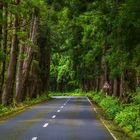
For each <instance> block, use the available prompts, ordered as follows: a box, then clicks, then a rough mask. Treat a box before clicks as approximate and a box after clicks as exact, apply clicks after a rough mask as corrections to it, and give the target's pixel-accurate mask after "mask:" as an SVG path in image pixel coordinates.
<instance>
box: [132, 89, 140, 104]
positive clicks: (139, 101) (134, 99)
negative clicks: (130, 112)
mask: <svg viewBox="0 0 140 140" xmlns="http://www.w3.org/2000/svg"><path fill="white" fill-rule="evenodd" d="M132 102H133V103H134V104H136V105H137V104H140V88H137V90H136V95H135V96H133V97H132Z"/></svg>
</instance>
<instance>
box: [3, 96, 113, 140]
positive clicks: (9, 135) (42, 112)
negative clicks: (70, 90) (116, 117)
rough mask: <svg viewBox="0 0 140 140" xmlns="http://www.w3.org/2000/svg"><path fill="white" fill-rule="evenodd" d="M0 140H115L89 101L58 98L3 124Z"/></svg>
mask: <svg viewBox="0 0 140 140" xmlns="http://www.w3.org/2000/svg"><path fill="white" fill-rule="evenodd" d="M0 140H113V138H112V136H111V135H110V134H109V132H108V130H107V129H106V128H105V127H104V126H103V125H102V124H101V123H100V121H99V120H98V119H97V118H96V114H95V112H94V111H93V110H92V108H91V105H90V103H89V101H88V98H87V97H65V98H62V97H61V98H60V97H56V98H54V99H52V100H50V101H49V102H47V103H43V104H41V105H37V106H35V107H33V108H31V109H28V110H27V111H26V112H23V113H21V114H19V115H17V116H16V117H14V118H12V119H10V120H8V121H6V122H3V123H0Z"/></svg>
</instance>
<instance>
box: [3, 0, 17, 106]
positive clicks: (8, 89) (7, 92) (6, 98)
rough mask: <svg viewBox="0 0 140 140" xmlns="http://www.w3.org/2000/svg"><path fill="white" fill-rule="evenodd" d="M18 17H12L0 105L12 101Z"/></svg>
mask: <svg viewBox="0 0 140 140" xmlns="http://www.w3.org/2000/svg"><path fill="white" fill-rule="evenodd" d="M15 3H16V5H17V6H18V4H19V0H16V1H15ZM18 20H19V19H18V15H15V17H14V24H13V26H14V31H13V38H12V47H11V54H10V58H11V59H10V62H9V66H8V73H7V79H6V81H5V84H4V90H3V95H2V104H3V105H7V104H9V103H10V102H11V100H12V99H13V88H14V83H15V75H16V64H17V53H18V37H17V32H18V27H19V21H18Z"/></svg>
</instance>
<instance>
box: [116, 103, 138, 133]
mask: <svg viewBox="0 0 140 140" xmlns="http://www.w3.org/2000/svg"><path fill="white" fill-rule="evenodd" d="M137 117H138V106H136V105H133V106H132V104H131V105H130V106H127V107H125V108H124V109H123V110H122V111H121V112H119V113H117V115H116V117H115V121H116V122H117V123H119V124H120V126H123V127H126V128H127V129H128V130H130V131H134V130H135V129H136V123H139V121H138V122H137V121H136V120H137ZM138 129H139V128H138Z"/></svg>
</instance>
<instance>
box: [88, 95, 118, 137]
mask: <svg viewBox="0 0 140 140" xmlns="http://www.w3.org/2000/svg"><path fill="white" fill-rule="evenodd" d="M87 99H88V101H89V103H90V104H91V106H92V108H93V110H94V111H95V112H96V114H98V112H97V110H96V108H95V107H94V106H93V104H92V102H91V101H90V99H89V98H88V97H87ZM99 119H100V121H101V122H102V123H103V125H104V126H105V127H106V129H107V130H108V132H109V133H110V135H111V136H112V137H113V139H114V140H118V139H117V138H116V136H115V135H114V134H113V133H112V132H111V130H110V129H109V128H108V126H107V125H106V124H105V122H104V121H103V119H101V118H99Z"/></svg>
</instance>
